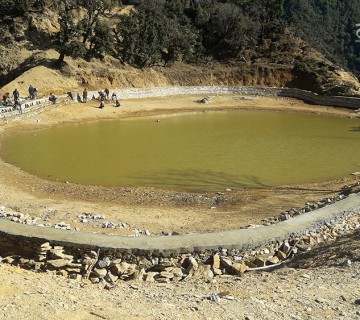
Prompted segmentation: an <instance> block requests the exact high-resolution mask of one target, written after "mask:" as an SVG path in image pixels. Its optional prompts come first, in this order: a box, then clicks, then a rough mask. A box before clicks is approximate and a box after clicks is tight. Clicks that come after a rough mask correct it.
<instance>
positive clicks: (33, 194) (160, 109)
mask: <svg viewBox="0 0 360 320" xmlns="http://www.w3.org/2000/svg"><path fill="white" fill-rule="evenodd" d="M199 98H203V97H199V96H176V97H163V98H149V99H137V100H126V101H122V103H123V106H122V107H120V108H114V107H113V105H112V104H110V103H108V104H106V107H105V108H104V109H102V110H101V109H99V108H98V102H97V101H91V102H89V103H87V104H66V103H65V104H62V105H56V106H54V107H52V108H51V109H49V110H47V111H46V112H43V113H42V114H40V115H38V116H36V117H31V118H28V119H26V120H23V121H21V122H16V121H15V122H11V123H9V124H6V125H4V126H3V127H1V128H0V132H1V134H12V133H15V132H19V131H32V130H39V129H42V128H45V127H49V126H54V125H59V124H63V123H76V122H83V121H94V120H100V119H117V118H129V117H143V116H156V115H162V114H169V113H178V112H206V111H208V110H242V109H244V110H245V109H247V110H259V111H261V110H273V111H283V112H302V113H322V114H328V115H329V116H346V117H349V116H355V114H354V112H352V111H349V110H345V109H335V108H330V107H323V106H311V105H307V104H305V103H303V102H301V101H297V100H293V99H287V98H275V97H252V96H248V97H241V96H236V95H228V96H213V99H212V100H211V102H210V103H209V104H199V103H197V102H196V101H197V100H198V99H199ZM0 171H1V173H2V174H1V177H0V204H1V205H3V206H5V207H9V208H12V209H13V210H15V211H19V212H22V213H28V214H30V215H32V216H33V217H40V218H41V219H48V221H49V222H50V223H56V222H59V221H64V222H65V223H69V224H71V226H72V227H78V228H79V229H80V230H81V231H90V232H91V231H96V232H99V231H100V232H111V233H113V234H127V233H128V232H129V231H128V230H123V229H116V230H114V229H110V231H106V229H101V230H99V229H98V228H97V227H96V226H94V225H91V224H82V223H80V222H79V219H77V216H78V215H79V214H81V213H84V212H95V213H99V214H103V215H105V217H106V220H108V221H114V222H123V223H127V224H129V225H130V226H132V227H133V228H139V229H147V230H149V231H150V232H151V233H160V232H162V231H165V232H171V231H177V232H180V233H189V232H196V233H200V232H214V231H220V230H226V229H237V228H240V227H243V226H246V225H248V224H258V223H260V222H261V220H263V219H266V218H268V217H271V216H276V215H278V214H280V213H281V211H283V210H287V209H290V208H292V207H294V208H300V207H303V206H304V204H305V203H306V202H309V201H314V200H319V199H323V198H324V197H329V196H332V195H335V194H337V193H338V192H339V191H341V190H342V189H343V187H345V186H346V185H351V184H354V183H355V182H357V181H358V179H357V178H356V177H345V178H343V179H339V180H337V181H325V182H320V183H316V184H311V185H301V186H282V187H278V188H268V189H243V190H232V191H230V192H226V191H225V190H219V192H224V196H222V197H221V199H220V200H219V197H218V196H217V195H216V194H214V193H205V194H190V193H179V192H174V191H169V190H159V189H153V188H105V187H98V186H81V185H77V184H72V183H67V182H65V181H58V182H57V181H47V180H43V179H40V178H37V177H34V176H32V175H30V174H28V173H26V172H23V171H22V170H20V169H19V168H17V167H15V166H13V165H10V164H7V163H5V162H3V161H1V162H0ZM219 201H220V202H219ZM214 206H215V207H216V209H211V207H214Z"/></svg>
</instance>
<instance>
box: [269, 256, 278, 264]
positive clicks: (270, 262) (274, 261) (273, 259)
mask: <svg viewBox="0 0 360 320" xmlns="http://www.w3.org/2000/svg"><path fill="white" fill-rule="evenodd" d="M279 262H280V259H279V258H278V257H277V256H273V257H271V258H269V259H267V262H266V263H267V264H270V265H271V264H277V263H279Z"/></svg>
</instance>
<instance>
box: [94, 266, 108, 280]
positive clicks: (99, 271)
mask: <svg viewBox="0 0 360 320" xmlns="http://www.w3.org/2000/svg"><path fill="white" fill-rule="evenodd" d="M92 272H93V274H94V275H95V276H96V277H98V278H105V276H106V275H107V270H106V269H100V268H94V269H93V271H92Z"/></svg>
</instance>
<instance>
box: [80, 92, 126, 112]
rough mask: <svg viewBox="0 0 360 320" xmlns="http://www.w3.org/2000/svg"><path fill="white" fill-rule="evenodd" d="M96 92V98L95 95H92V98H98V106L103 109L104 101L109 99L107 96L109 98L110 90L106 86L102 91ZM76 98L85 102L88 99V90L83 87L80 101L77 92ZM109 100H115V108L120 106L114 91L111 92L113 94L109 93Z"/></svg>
mask: <svg viewBox="0 0 360 320" xmlns="http://www.w3.org/2000/svg"><path fill="white" fill-rule="evenodd" d="M98 94H99V97H98V98H95V96H93V97H92V99H93V100H94V99H97V100H100V106H99V108H100V109H103V108H104V107H105V101H106V100H109V98H110V90H109V89H108V88H105V90H104V91H98ZM77 100H78V102H83V103H86V102H87V101H88V91H87V89H86V88H85V89H84V91H83V94H82V101H81V97H80V95H79V94H78V96H77ZM111 100H112V101H115V107H116V108H118V107H120V106H121V104H120V101H119V100H118V98H117V95H116V93H115V92H113V94H112V95H111Z"/></svg>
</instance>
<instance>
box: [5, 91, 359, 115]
mask: <svg viewBox="0 0 360 320" xmlns="http://www.w3.org/2000/svg"><path fill="white" fill-rule="evenodd" d="M112 93H116V95H117V97H118V98H119V99H120V100H123V99H140V98H151V97H164V96H172V95H214V94H219V95H220V94H221V95H223V94H239V95H255V96H281V97H289V98H296V99H300V100H303V101H305V102H308V103H311V104H314V105H326V106H333V107H342V108H348V109H360V98H356V97H340V96H338V97H335V96H321V95H318V94H316V93H313V92H310V91H305V90H300V89H295V88H270V87H228V86H203V87H185V86H184V87H163V88H137V89H131V88H128V89H111V90H110V96H111V95H112ZM77 94H79V95H80V97H81V98H82V92H79V93H76V92H74V93H73V97H74V100H76V96H77ZM98 96H99V94H98V92H97V91H89V92H88V98H89V99H91V98H92V97H95V98H97V97H98ZM66 99H69V98H68V96H67V95H63V96H61V97H59V102H60V103H61V102H63V101H65V100H66ZM52 105H53V104H52V103H50V101H49V100H48V98H42V99H37V100H33V101H27V102H24V103H22V105H21V110H12V108H11V107H1V108H0V119H3V121H12V120H18V119H22V118H26V117H29V116H33V115H35V114H38V113H40V112H42V111H43V110H45V109H46V108H48V107H50V106H52Z"/></svg>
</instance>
